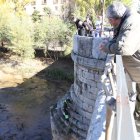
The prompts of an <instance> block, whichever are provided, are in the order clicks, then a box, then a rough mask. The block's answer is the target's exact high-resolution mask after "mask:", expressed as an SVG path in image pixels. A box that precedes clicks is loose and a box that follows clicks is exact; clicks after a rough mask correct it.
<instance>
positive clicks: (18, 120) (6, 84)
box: [0, 60, 73, 140]
mask: <svg viewBox="0 0 140 140" xmlns="http://www.w3.org/2000/svg"><path fill="white" fill-rule="evenodd" d="M7 67H8V66H7ZM7 67H3V68H2V69H1V70H0V72H1V75H0V76H1V77H0V140H52V135H51V127H50V112H49V108H50V106H51V105H53V104H54V103H55V102H56V101H57V100H58V99H59V98H60V97H61V96H62V95H64V94H65V93H66V91H67V90H68V89H69V87H70V85H71V83H70V82H67V81H63V80H54V79H53V80H52V79H49V80H48V79H47V77H46V75H45V73H46V71H47V69H48V67H49V68H50V69H54V68H56V67H59V68H61V69H64V70H66V71H67V70H68V71H73V64H72V62H71V61H64V60H63V61H60V62H55V63H53V64H50V65H48V66H47V67H44V68H43V69H42V70H41V71H38V73H37V74H35V75H34V76H32V77H30V78H27V77H26V79H24V77H22V78H21V77H20V74H18V76H17V73H15V69H14V70H13V72H12V70H10V71H9V72H5V73H4V68H5V69H6V68H7ZM10 68H11V66H10V67H9V69H10ZM9 73H10V74H9ZM8 74H9V75H8ZM10 75H11V77H10ZM2 76H3V78H2ZM7 76H9V81H8V78H7ZM17 77H18V78H17ZM19 77H20V78H19ZM20 80H21V81H20ZM12 84H13V85H12Z"/></svg>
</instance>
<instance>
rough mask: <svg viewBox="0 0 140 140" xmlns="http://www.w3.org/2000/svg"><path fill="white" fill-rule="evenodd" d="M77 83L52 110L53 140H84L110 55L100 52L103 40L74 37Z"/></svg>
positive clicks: (72, 55) (101, 89)
mask: <svg viewBox="0 0 140 140" xmlns="http://www.w3.org/2000/svg"><path fill="white" fill-rule="evenodd" d="M73 42H74V45H73V52H72V54H71V57H72V59H73V61H74V84H73V85H72V86H71V88H70V90H69V91H68V92H67V94H66V95H65V96H64V97H63V98H62V99H61V100H59V101H58V102H57V104H56V105H54V106H53V107H52V108H51V127H52V134H53V140H85V139H86V138H87V132H88V129H89V125H90V121H91V117H92V114H93V112H94V107H95V102H96V98H97V96H98V93H102V92H103V87H102V83H101V76H102V74H103V72H104V68H105V61H106V57H107V54H105V53H103V52H101V51H100V50H99V44H100V43H101V42H102V38H93V37H84V36H78V35H75V36H74V41H73Z"/></svg>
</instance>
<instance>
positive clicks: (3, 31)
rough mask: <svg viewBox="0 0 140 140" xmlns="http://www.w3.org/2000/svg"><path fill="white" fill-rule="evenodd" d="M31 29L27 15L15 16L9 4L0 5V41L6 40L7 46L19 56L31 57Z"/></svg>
mask: <svg viewBox="0 0 140 140" xmlns="http://www.w3.org/2000/svg"><path fill="white" fill-rule="evenodd" d="M3 13H4V14H3ZM32 31H33V27H32V21H31V20H30V19H29V18H28V17H25V16H24V17H22V18H21V17H18V16H16V15H15V13H14V11H13V10H12V8H11V5H8V4H5V5H2V6H1V9H0V41H1V42H2V41H3V42H6V44H7V48H9V49H10V50H11V51H12V52H14V53H16V54H17V55H20V56H21V57H33V55H34V50H33V48H32V44H33V32H32Z"/></svg>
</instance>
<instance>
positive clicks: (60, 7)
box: [25, 0, 69, 15]
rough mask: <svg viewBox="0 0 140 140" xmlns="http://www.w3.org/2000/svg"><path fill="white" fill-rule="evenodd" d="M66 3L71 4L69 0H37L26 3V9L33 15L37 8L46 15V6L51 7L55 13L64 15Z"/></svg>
mask: <svg viewBox="0 0 140 140" xmlns="http://www.w3.org/2000/svg"><path fill="white" fill-rule="evenodd" d="M66 5H69V0H35V1H33V2H31V3H30V4H28V5H26V7H25V9H26V12H27V13H28V14H29V15H32V14H33V12H34V11H35V10H37V11H39V12H40V14H41V15H44V8H45V7H46V8H49V9H50V10H51V12H52V13H53V14H54V15H63V14H64V13H65V10H66Z"/></svg>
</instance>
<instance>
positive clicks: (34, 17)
mask: <svg viewBox="0 0 140 140" xmlns="http://www.w3.org/2000/svg"><path fill="white" fill-rule="evenodd" d="M32 20H33V21H34V22H37V21H38V22H40V21H41V16H40V12H39V11H37V10H35V11H34V12H33V14H32Z"/></svg>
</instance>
